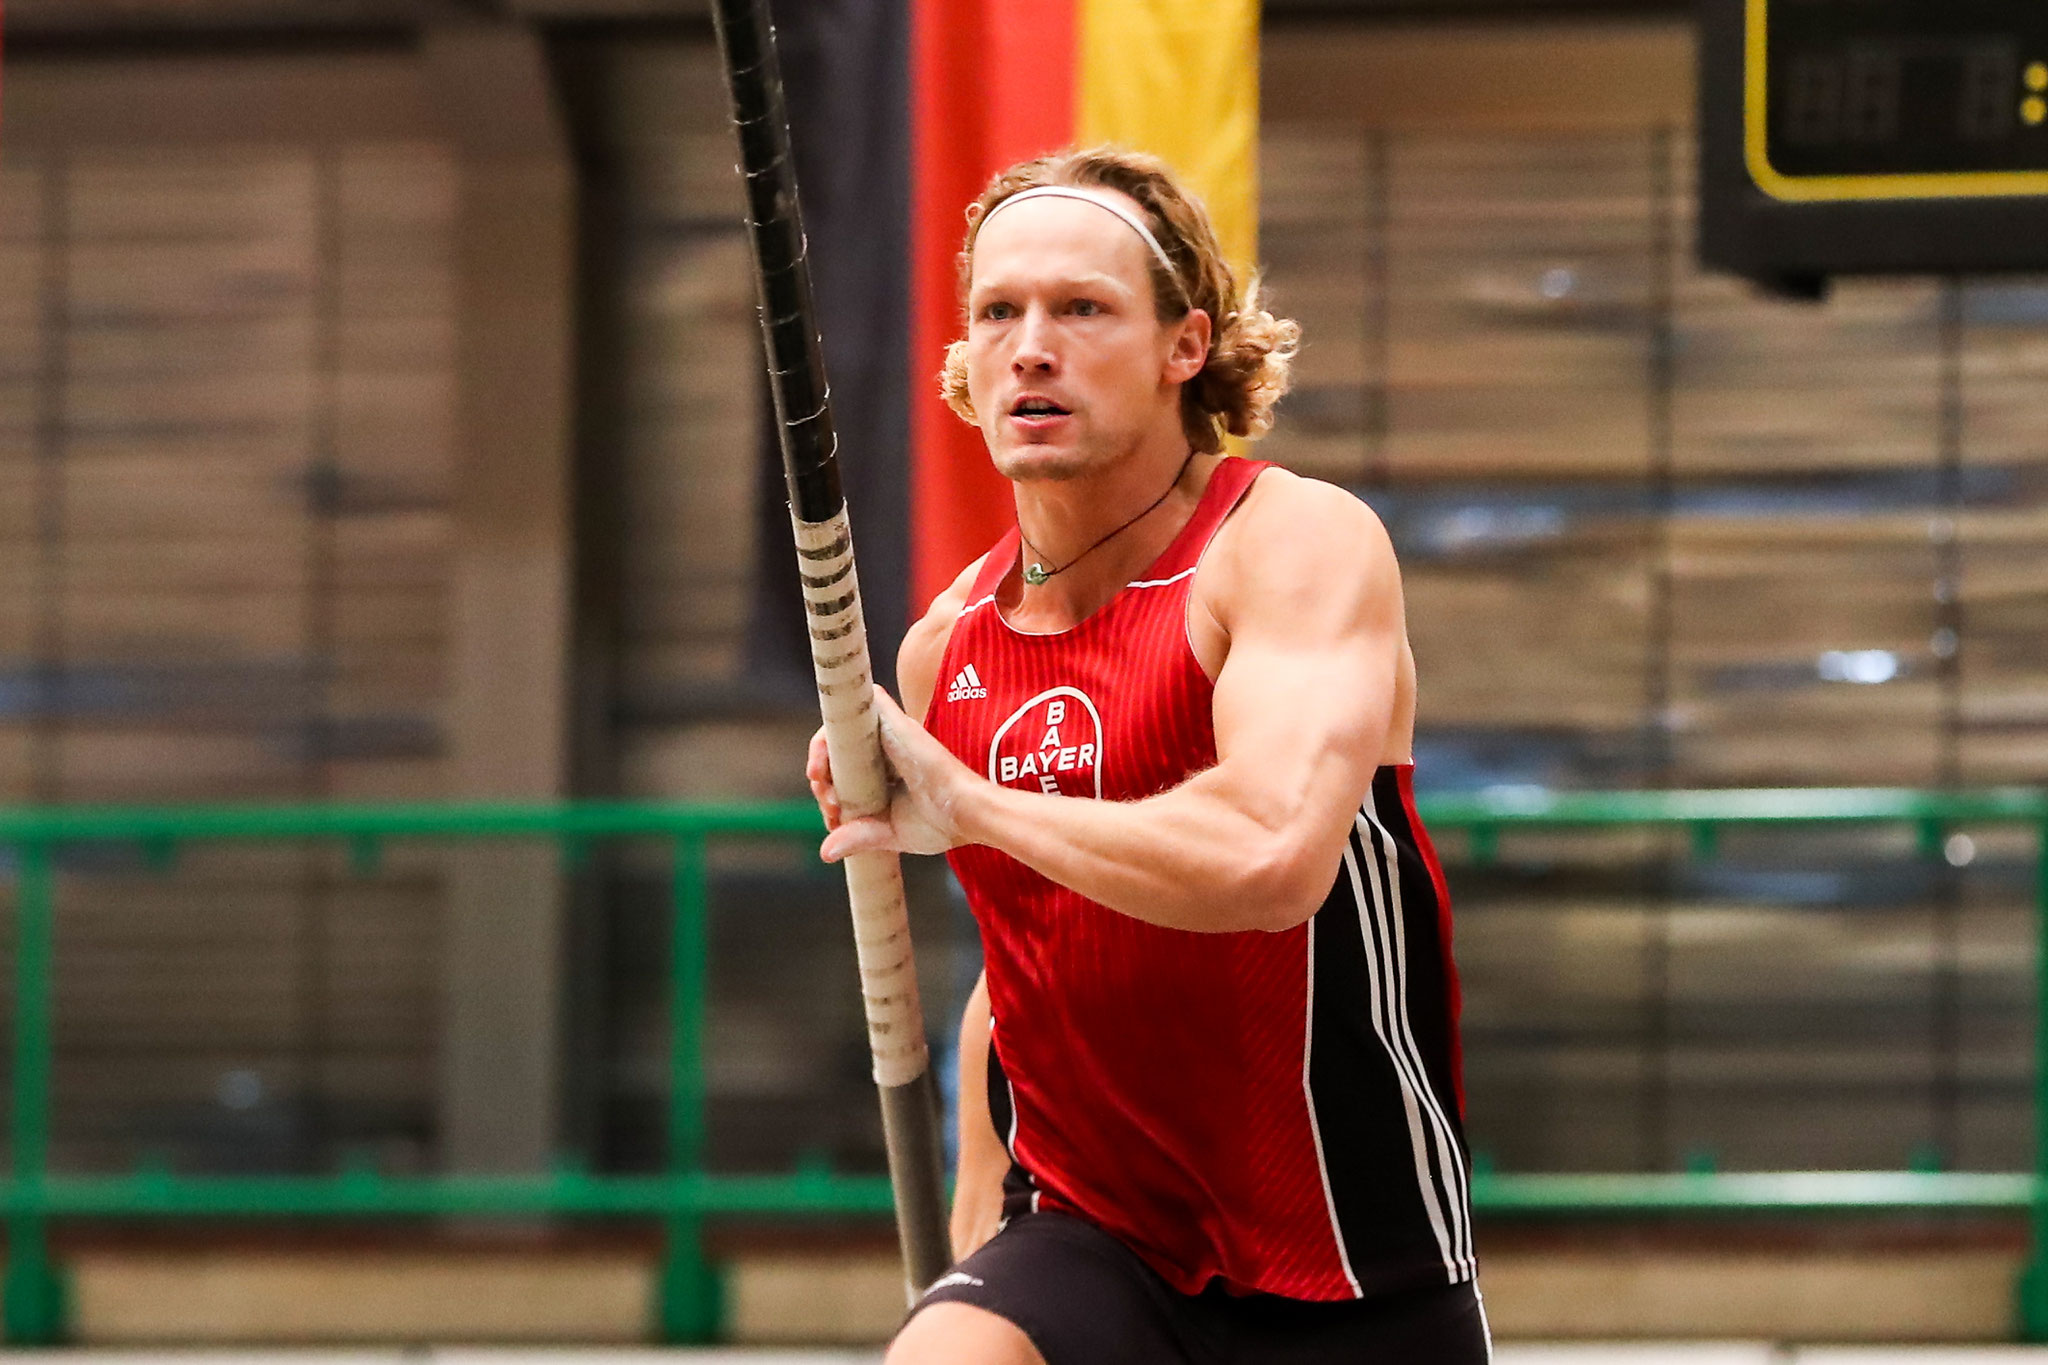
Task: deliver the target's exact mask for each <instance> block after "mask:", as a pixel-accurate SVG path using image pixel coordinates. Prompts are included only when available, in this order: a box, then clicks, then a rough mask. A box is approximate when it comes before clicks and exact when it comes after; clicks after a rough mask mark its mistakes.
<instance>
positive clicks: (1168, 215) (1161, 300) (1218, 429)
mask: <svg viewBox="0 0 2048 1365" xmlns="http://www.w3.org/2000/svg"><path fill="white" fill-rule="evenodd" d="M1040 185H1070V186H1076V187H1092V188H1098V189H1110V190H1117V191H1119V192H1121V193H1123V194H1126V195H1128V196H1130V197H1131V198H1132V199H1135V200H1136V201H1137V202H1138V204H1139V206H1140V207H1141V208H1142V209H1143V211H1144V214H1145V222H1146V226H1148V227H1150V228H1151V229H1152V235H1153V236H1154V237H1156V238H1158V239H1159V245H1160V246H1161V247H1163V248H1165V251H1166V255H1167V258H1168V259H1169V260H1171V261H1172V262H1173V269H1172V271H1170V272H1169V271H1168V270H1167V269H1166V267H1165V266H1164V265H1162V264H1161V263H1160V262H1159V261H1158V260H1157V259H1156V258H1155V259H1151V260H1149V261H1148V262H1147V268H1148V269H1149V271H1150V272H1151V275H1152V298H1153V301H1154V308H1155V311H1156V312H1157V314H1158V317H1159V320H1160V321H1161V322H1173V321H1176V320H1178V319H1180V318H1183V317H1186V316H1187V314H1188V312H1189V311H1190V310H1191V309H1195V308H1199V309H1201V310H1202V311H1203V312H1205V313H1207V314H1208V315H1209V319H1210V322H1211V324H1212V326H1211V330H1210V334H1209V355H1208V359H1207V360H1206V361H1205V362H1204V363H1203V366H1202V369H1201V372H1200V373H1198V374H1197V375H1196V376H1195V377H1194V378H1193V379H1190V380H1188V381H1187V383H1185V384H1183V385H1181V391H1180V423H1181V429H1182V430H1183V431H1184V432H1185V433H1186V435H1187V439H1188V444H1189V445H1191V446H1193V447H1194V448H1195V449H1196V450H1197V451H1200V452H1201V453H1203V454H1205V455H1213V454H1215V453H1216V452H1218V451H1220V450H1222V449H1223V438H1224V436H1225V435H1226V434H1227V435H1230V436H1246V437H1258V436H1263V435H1265V434H1266V432H1267V431H1269V430H1271V429H1272V426H1273V405H1274V404H1276V403H1278V402H1279V401H1280V398H1281V395H1283V394H1285V393H1286V392H1287V389H1288V385H1289V384H1290V382H1291V373H1290V372H1291V362H1292V361H1293V359H1294V353H1295V351H1296V350H1297V349H1299V347H1300V345H1301V328H1300V326H1299V325H1297V324H1296V323H1295V322H1294V321H1293V320H1292V319H1289V318H1276V317H1274V316H1273V315H1272V314H1271V313H1269V312H1267V311H1266V310H1265V309H1263V308H1261V307H1260V306H1259V279H1258V277H1257V276H1256V275H1254V276H1253V277H1252V279H1251V282H1250V284H1249V285H1248V286H1247V287H1246V288H1245V289H1244V291H1243V293H1242V295H1241V296H1240V293H1239V290H1238V283H1237V276H1236V274H1235V273H1234V272H1233V271H1232V270H1231V268H1230V263H1229V262H1228V261H1226V260H1225V259H1224V258H1223V250H1222V248H1221V247H1220V246H1218V245H1217V243H1216V233H1215V230H1214V229H1213V228H1211V227H1210V225H1209V215H1208V212H1207V211H1206V210H1205V209H1204V208H1203V207H1202V204H1201V201H1200V200H1199V199H1197V198H1195V197H1194V196H1193V195H1192V194H1189V193H1188V192H1187V191H1186V190H1185V189H1183V188H1182V187H1181V185H1180V183H1179V182H1178V181H1177V180H1175V179H1174V176H1173V172H1171V171H1170V170H1168V169H1167V167H1166V163H1165V162H1163V161H1161V160H1160V159H1159V158H1158V157H1155V156H1147V155H1146V154H1144V153H1143V152H1133V151H1129V150H1127V149H1124V148H1121V147H1114V146H1101V147H1086V148H1080V149H1069V150H1066V151H1061V152H1052V153H1049V154H1047V155H1045V156H1040V157H1034V158H1032V159H1031V160H1029V161H1020V162H1018V163H1017V164H1016V165H1014V166H1012V167H1010V168H1009V169H1008V170H1006V171H1003V172H1002V173H1000V174H999V175H997V176H996V178H995V179H993V180H991V181H989V183H988V188H987V189H984V190H983V191H982V192H981V197H980V198H979V199H976V200H975V201H974V202H973V203H972V204H970V205H968V207H967V239H966V242H965V244H964V245H963V246H962V247H961V249H960V256H959V267H960V297H961V300H962V302H963V304H964V302H965V300H966V297H967V290H968V284H969V281H970V279H971V278H972V275H973V271H974V234H975V232H976V230H977V229H978V228H979V227H980V226H981V220H982V219H984V218H986V217H987V216H988V214H989V211H990V210H991V209H993V208H995V206H996V205H998V204H1000V203H1002V202H1003V201H1004V200H1005V199H1008V198H1009V197H1010V196H1011V195H1013V194H1017V193H1020V192H1021V191H1024V190H1028V189H1033V188H1035V187H1037V186H1040ZM1148 254H1149V253H1148ZM939 392H940V393H941V394H942V395H943V396H944V397H945V400H946V405H947V406H948V407H950V408H952V409H953V411H954V412H956V413H958V414H959V416H960V419H961V420H962V421H964V422H967V423H968V424H970V425H975V424H976V418H975V413H974V404H973V403H972V402H971V401H970V400H969V399H968V396H967V342H966V341H965V340H964V339H963V340H960V341H955V342H954V343H953V344H952V345H951V346H948V347H947V348H946V365H945V368H944V369H942V370H941V371H939Z"/></svg>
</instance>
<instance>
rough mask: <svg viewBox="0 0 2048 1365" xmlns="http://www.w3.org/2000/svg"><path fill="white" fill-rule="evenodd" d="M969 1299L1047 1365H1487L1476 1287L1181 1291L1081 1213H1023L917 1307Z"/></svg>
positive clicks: (1482, 1315)
mask: <svg viewBox="0 0 2048 1365" xmlns="http://www.w3.org/2000/svg"><path fill="white" fill-rule="evenodd" d="M935 1303H967V1304H973V1305H974V1306H975V1307H976V1308H985V1309H987V1310H988V1311H989V1312H991V1313H994V1314H996V1315H997V1316H999V1317H1002V1318H1006V1319H1008V1320H1009V1321H1010V1322H1013V1323H1015V1324H1016V1325H1017V1326H1018V1327H1019V1328H1020V1329H1022V1331H1023V1333H1024V1335H1025V1336H1027V1337H1029V1338H1031V1343H1032V1345H1034V1346H1036V1347H1037V1348H1038V1353H1039V1354H1040V1355H1042V1356H1044V1357H1045V1360H1046V1365H1174V1363H1175V1362H1183V1363H1184V1365H1340V1363H1341V1365H1378V1363H1379V1362H1387V1365H1485V1362H1487V1361H1489V1360H1491V1359H1492V1357H1493V1351H1492V1345H1491V1343H1490V1342H1489V1341H1488V1339H1487V1331H1486V1314H1485V1312H1484V1310H1483V1309H1482V1308H1481V1307H1480V1302H1479V1292H1478V1289H1477V1287H1476V1286H1474V1285H1473V1284H1471V1283H1465V1284H1452V1285H1441V1286H1431V1287H1429V1288H1427V1289H1422V1290H1418V1291H1414V1292H1410V1293H1405V1294H1393V1295H1388V1296H1387V1297H1385V1298H1378V1299H1362V1300H1349V1301H1343V1302H1337V1303H1314V1302H1305V1301H1303V1300H1299V1299H1283V1298H1277V1297H1274V1296H1272V1295H1266V1294H1253V1295H1235V1294H1229V1293H1225V1292H1224V1291H1223V1290H1222V1289H1220V1288H1218V1287H1216V1286H1213V1285H1212V1286H1210V1287H1209V1288H1208V1289H1205V1290H1204V1291H1202V1292H1201V1293H1200V1294H1194V1295H1188V1294H1183V1293H1180V1292H1179V1291H1178V1290H1176V1289H1174V1288H1173V1286H1171V1285H1169V1284H1167V1283H1166V1281H1165V1280H1162V1279H1161V1278H1160V1277H1159V1275H1158V1273H1157V1272H1155V1271H1154V1270H1153V1269H1152V1268H1151V1267H1150V1266H1148V1265H1146V1264H1145V1263H1144V1262H1143V1261H1142V1260H1140V1259H1139V1258H1138V1256H1137V1254H1136V1253H1134V1252H1132V1251H1131V1250H1130V1249H1129V1248H1128V1247H1126V1246H1125V1245H1124V1244H1123V1243H1122V1242H1119V1241H1118V1240H1117V1239H1116V1238H1114V1237H1112V1236H1110V1235H1109V1234H1108V1233H1106V1232H1103V1231H1102V1230H1101V1229H1099V1228H1096V1227H1094V1226H1093V1225H1091V1224H1088V1223H1084V1222H1082V1221H1081V1220H1080V1219H1078V1218H1069V1217H1067V1216H1065V1215H1063V1214H1057V1213H1030V1214H1024V1215H1022V1216H1020V1217H1017V1218H1013V1219H1011V1220H1010V1221H1009V1223H1008V1224H1006V1225H1005V1226H1004V1228H1003V1230H1002V1231H1001V1232H999V1233H997V1234H996V1235H995V1237H994V1238H993V1239H991V1240H990V1241H989V1242H988V1244H987V1245H985V1246H983V1247H982V1248H981V1249H980V1250H978V1251H976V1252H975V1253H974V1254H973V1255H971V1256H969V1257H968V1258H967V1259H966V1260H964V1261H962V1262H961V1263H960V1264H959V1265H957V1266H955V1267H954V1268H953V1271H952V1273H951V1274H948V1275H945V1276H942V1277H941V1278H940V1279H939V1281H938V1283H937V1284H935V1285H933V1286H932V1288H931V1289H930V1290H928V1291H927V1292H926V1293H925V1296H924V1297H923V1298H922V1299H920V1300H918V1302H917V1306H916V1307H914V1308H912V1309H911V1310H910V1311H911V1314H912V1315H913V1316H914V1315H915V1314H916V1313H917V1312H918V1311H919V1310H920V1309H923V1308H926V1307H928V1306H930V1305H931V1304H935Z"/></svg>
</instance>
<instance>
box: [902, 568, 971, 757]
mask: <svg viewBox="0 0 2048 1365" xmlns="http://www.w3.org/2000/svg"><path fill="white" fill-rule="evenodd" d="M987 558H988V556H987V555H983V556H982V557H981V559H977V560H975V561H974V562H973V563H972V564H969V565H968V566H967V567H966V568H965V569H962V570H961V571H960V576H959V577H958V578H956V579H954V580H953V582H952V586H950V587H948V588H947V589H946V590H945V591H944V592H942V593H940V594H939V595H938V596H937V597H934V598H933V599H932V604H931V606H929V607H928V608H926V609H925V613H924V615H923V616H922V617H920V618H919V619H918V620H917V622H916V623H915V624H913V625H912V626H911V627H910V629H909V630H907V631H905V632H904V633H903V647H902V648H901V649H898V650H897V651H896V689H897V691H898V692H899V693H900V694H901V695H900V696H899V697H898V698H897V700H898V701H899V702H900V703H901V704H902V706H903V709H904V711H906V712H907V713H909V714H910V715H913V716H920V717H921V716H923V715H924V713H925V711H926V709H927V708H928V707H929V706H930V705H931V700H932V690H933V688H934V687H935V686H936V685H937V683H938V678H939V664H940V663H941V662H943V661H944V659H945V657H946V642H947V641H948V640H950V639H952V638H953V623H954V622H955V621H958V620H959V619H960V613H961V611H963V610H964V609H965V608H966V606H967V594H968V593H969V592H970V591H972V590H973V588H974V580H975V579H976V578H978V577H979V576H980V575H981V565H982V560H985V559H987Z"/></svg>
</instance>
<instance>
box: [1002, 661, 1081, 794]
mask: <svg viewBox="0 0 2048 1365" xmlns="http://www.w3.org/2000/svg"><path fill="white" fill-rule="evenodd" d="M988 775H989V780H991V781H993V782H1000V783H1002V784H1003V785H1004V786H1007V787H1022V788H1024V789H1025V790H1027V791H1042V792H1046V793H1048V794H1050V795H1053V796H1096V797H1099V796H1101V795H1102V717H1101V714H1100V713H1099V712H1098V711H1097V710H1096V709H1095V703H1094V702H1092V701H1090V700H1089V699H1088V697H1087V696H1086V695H1085V694H1084V693H1083V692H1081V690H1080V689H1079V688H1074V687H1055V688H1053V689H1052V690H1050V691H1047V692H1041V693H1039V694H1038V695H1037V696H1035V697H1033V698H1032V699H1031V700H1030V701H1027V702H1025V703H1024V704H1023V705H1022V706H1020V707H1018V708H1017V710H1016V711H1015V712H1014V713H1013V714H1012V715H1011V716H1010V718H1009V719H1008V720H1006V721H1004V722H1003V724H1002V728H1001V729H999V730H997V731H996V736H995V739H994V740H993V741H992V742H991V743H990V744H989V751H988Z"/></svg>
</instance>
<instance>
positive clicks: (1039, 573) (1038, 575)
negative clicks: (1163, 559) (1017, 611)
mask: <svg viewBox="0 0 2048 1365" xmlns="http://www.w3.org/2000/svg"><path fill="white" fill-rule="evenodd" d="M1194 462H1195V452H1194V451H1192V450H1190V451H1189V452H1188V457H1187V458H1186V459H1185V460H1182V461H1181V462H1180V471H1179V473H1176V474H1175V475H1174V476H1173V482H1172V483H1170V484H1168V485H1166V491H1165V492H1163V493H1161V494H1160V495H1159V496H1158V497H1156V498H1154V499H1152V505H1151V506H1150V507H1147V508H1146V509H1145V510H1144V511H1142V512H1140V513H1138V515H1137V516H1135V517H1132V518H1131V519H1130V520H1129V521H1127V522H1125V523H1124V524H1123V525H1121V526H1119V527H1117V528H1116V529H1115V530H1114V531H1111V532H1110V533H1109V534H1108V535H1106V536H1104V537H1103V538H1102V539H1100V540H1098V541H1096V542H1095V543H1094V544H1093V545H1090V546H1089V547H1088V548H1087V549H1085V550H1083V551H1081V553H1079V554H1077V555H1075V556H1074V557H1073V558H1072V559H1070V560H1068V561H1067V562H1066V563H1064V564H1062V565H1060V566H1059V567H1058V568H1057V569H1048V568H1046V567H1045V565H1044V564H1042V563H1040V562H1038V561H1039V560H1042V559H1044V558H1045V556H1044V555H1042V554H1039V551H1038V547H1037V546H1036V545H1033V544H1032V543H1031V537H1030V536H1027V535H1025V534H1024V523H1023V522H1022V521H1021V520H1020V521H1018V523H1017V539H1019V540H1021V541H1023V542H1024V548H1025V549H1027V550H1029V551H1031V553H1032V554H1033V555H1037V556H1038V558H1037V559H1034V560H1033V561H1032V562H1031V563H1029V564H1027V565H1025V566H1024V581H1025V582H1026V583H1029V584H1030V585H1031V586H1032V587H1034V588H1035V587H1037V586H1038V585H1039V584H1041V583H1043V582H1045V580H1047V579H1048V578H1051V577H1052V576H1053V575H1054V574H1056V573H1065V572H1066V571H1067V570H1069V569H1071V568H1073V567H1074V566H1075V565H1076V564H1079V563H1080V562H1081V561H1082V560H1084V559H1086V558H1087V557H1088V556H1089V555H1092V554H1094V553H1095V552H1096V551H1097V550H1099V549H1101V548H1102V547H1103V546H1105V545H1107V544H1108V543H1109V542H1110V541H1112V540H1114V539H1116V538H1117V537H1118V536H1120V535H1122V534H1123V533H1124V532H1125V531H1128V530H1130V529H1131V528H1132V527H1133V526H1136V525H1137V524H1138V523H1139V522H1141V521H1143V520H1144V519H1145V518H1146V517H1149V516H1151V515H1152V513H1153V512H1155V511H1157V510H1158V509H1159V504H1160V503H1162V502H1165V501H1166V499H1167V498H1168V497H1169V496H1170V495H1171V494H1172V493H1173V490H1174V489H1176V488H1178V487H1180V481H1181V476H1182V475H1184V474H1186V473H1187V472H1188V466H1189V465H1191V464H1193V463H1194Z"/></svg>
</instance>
